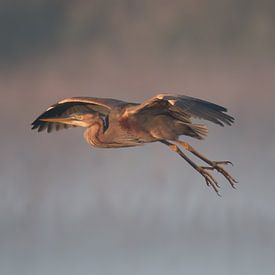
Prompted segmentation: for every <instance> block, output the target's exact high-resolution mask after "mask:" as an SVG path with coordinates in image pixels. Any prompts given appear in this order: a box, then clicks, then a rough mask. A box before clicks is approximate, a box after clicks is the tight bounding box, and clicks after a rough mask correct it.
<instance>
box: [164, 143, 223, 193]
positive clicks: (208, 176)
mask: <svg viewBox="0 0 275 275" xmlns="http://www.w3.org/2000/svg"><path fill="white" fill-rule="evenodd" d="M161 142H162V143H163V144H165V145H167V146H168V147H169V148H170V149H171V150H172V151H174V152H176V153H177V154H179V155H180V156H181V157H182V158H184V159H185V160H186V161H187V162H188V163H189V164H190V165H191V166H192V167H193V168H194V169H195V170H197V171H198V172H199V173H200V174H201V175H202V176H203V177H204V179H205V182H206V184H207V186H211V187H212V188H213V189H214V191H215V192H216V193H217V195H219V196H220V194H219V190H218V188H220V186H219V184H218V182H217V181H216V179H215V178H214V177H213V176H212V175H211V174H210V173H209V172H208V171H207V169H211V167H201V166H198V165H197V164H196V163H195V162H193V161H192V160H191V159H190V158H188V157H187V156H186V155H185V154H184V153H183V152H182V151H181V150H180V149H179V147H178V146H177V145H176V144H174V143H171V142H169V141H167V140H162V141H161Z"/></svg>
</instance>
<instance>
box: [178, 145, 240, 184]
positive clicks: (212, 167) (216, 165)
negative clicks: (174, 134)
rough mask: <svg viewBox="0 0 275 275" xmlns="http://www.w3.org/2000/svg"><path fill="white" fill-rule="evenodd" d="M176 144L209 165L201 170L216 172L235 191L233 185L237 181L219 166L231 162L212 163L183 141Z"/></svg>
mask: <svg viewBox="0 0 275 275" xmlns="http://www.w3.org/2000/svg"><path fill="white" fill-rule="evenodd" d="M176 143H177V144H180V145H181V146H182V147H183V148H184V149H186V150H187V151H189V152H191V153H192V154H193V155H195V156H196V157H198V158H200V159H201V160H203V161H204V162H206V163H207V164H209V166H207V167H202V168H203V169H208V170H216V171H217V172H219V173H221V174H222V175H223V176H224V177H225V178H226V179H227V180H228V182H229V183H230V185H231V186H232V187H233V188H234V189H236V187H235V183H237V181H236V180H235V179H234V178H233V177H232V176H231V175H230V174H229V173H228V172H227V171H226V170H225V169H224V168H223V167H222V166H221V165H226V164H231V165H233V163H232V162H231V161H228V160H225V161H212V160H209V159H208V158H206V157H205V156H203V155H202V154H200V153H199V152H198V151H196V150H195V149H194V148H193V147H192V146H191V145H189V144H188V143H186V142H184V141H180V140H178V141H176Z"/></svg>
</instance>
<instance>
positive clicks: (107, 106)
mask: <svg viewBox="0 0 275 275" xmlns="http://www.w3.org/2000/svg"><path fill="white" fill-rule="evenodd" d="M121 104H125V102H124V101H120V100H115V99H111V98H94V97H72V98H66V99H63V100H61V101H59V102H57V103H56V104H54V105H52V106H50V107H49V108H48V109H47V110H46V111H45V112H44V113H42V114H41V115H40V116H39V117H38V118H37V119H36V120H34V121H33V123H32V129H37V130H38V132H41V131H43V130H47V132H48V133H50V132H52V131H53V130H56V131H58V130H61V129H67V128H70V127H74V126H73V125H68V124H62V123H57V122H46V121H41V119H45V118H56V117H63V116H68V115H70V114H73V113H77V112H91V113H95V112H98V113H100V114H101V115H103V116H107V115H108V114H109V112H110V111H111V109H112V108H114V107H115V106H119V105H121Z"/></svg>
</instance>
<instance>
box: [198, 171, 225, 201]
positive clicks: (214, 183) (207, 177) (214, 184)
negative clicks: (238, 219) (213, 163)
mask: <svg viewBox="0 0 275 275" xmlns="http://www.w3.org/2000/svg"><path fill="white" fill-rule="evenodd" d="M196 169H197V171H198V172H199V173H200V174H201V175H202V176H203V177H204V179H205V182H206V185H207V186H211V187H212V188H213V189H214V191H215V192H216V193H217V195H218V196H221V195H220V193H219V190H218V189H219V188H220V185H219V184H218V182H217V180H216V179H215V178H214V177H213V176H212V175H211V174H210V173H209V172H208V171H207V170H213V167H208V166H207V167H205V166H198V167H197V168H196Z"/></svg>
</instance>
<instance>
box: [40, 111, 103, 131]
mask: <svg viewBox="0 0 275 275" xmlns="http://www.w3.org/2000/svg"><path fill="white" fill-rule="evenodd" d="M98 118H99V114H98V113H81V112H77V113H72V114H69V115H62V116H60V117H47V118H40V119H39V120H41V121H45V122H55V123H63V124H68V125H73V126H80V127H89V126H91V125H92V124H93V123H94V122H96V121H97V120H98Z"/></svg>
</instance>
